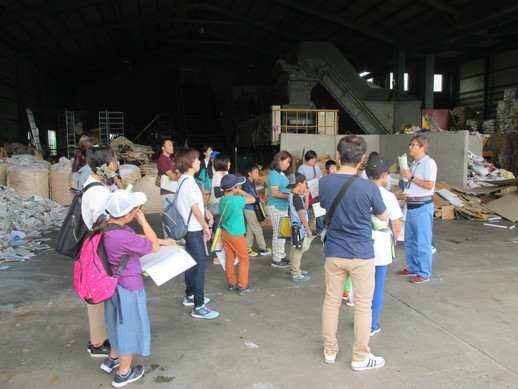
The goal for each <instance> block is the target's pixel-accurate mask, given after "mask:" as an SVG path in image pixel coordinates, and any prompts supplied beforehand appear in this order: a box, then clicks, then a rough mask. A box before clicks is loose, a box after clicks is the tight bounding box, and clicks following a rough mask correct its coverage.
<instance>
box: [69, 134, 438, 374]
mask: <svg viewBox="0 0 518 389" xmlns="http://www.w3.org/2000/svg"><path fill="white" fill-rule="evenodd" d="M96 143H97V142H96V141H95V140H93V139H89V140H87V141H85V142H83V144H82V146H81V150H80V153H78V157H77V158H76V160H75V161H74V166H73V174H72V177H71V181H72V183H71V185H72V186H73V187H75V188H78V189H80V188H84V187H86V186H87V185H88V184H89V183H92V182H101V183H102V184H103V185H100V186H95V187H92V188H91V189H90V190H88V191H86V192H85V193H84V195H83V203H82V214H83V220H84V222H85V224H86V225H87V226H88V227H89V228H91V227H92V225H93V224H94V222H95V220H96V219H97V217H98V216H99V215H100V214H102V213H103V212H104V206H105V203H106V199H107V197H108V195H109V193H110V186H111V185H116V186H117V187H120V185H121V183H120V180H119V179H118V177H117V175H116V173H115V172H116V171H117V169H118V162H117V158H116V155H115V153H114V152H113V150H112V149H111V148H110V147H108V146H99V145H97V144H96ZM429 146H430V143H429V140H428V139H427V138H426V137H425V136H423V135H417V136H414V137H413V138H412V140H411V142H410V144H409V151H410V155H411V156H412V157H413V158H414V159H415V160H414V162H413V163H412V165H411V166H410V167H409V169H401V177H402V178H403V182H404V183H403V185H404V198H405V200H406V201H407V207H408V210H407V214H406V223H405V252H406V261H407V265H408V267H407V269H405V270H402V271H400V272H398V275H400V276H412V278H411V281H412V282H414V283H422V282H426V281H428V280H429V279H430V277H431V274H432V271H431V267H432V252H431V245H432V222H433V202H432V196H433V190H434V185H435V180H436V175H437V166H436V164H435V162H434V161H433V159H431V158H430V157H429V156H428V149H429ZM161 151H162V153H161V155H160V156H159V158H158V161H157V167H158V175H159V176H162V175H166V176H167V177H168V178H169V179H170V180H172V181H176V182H177V190H176V193H175V192H171V191H168V190H166V189H161V191H160V193H161V196H162V199H163V204H164V207H166V206H167V205H168V203H169V201H173V200H174V201H176V204H177V208H178V210H179V211H180V213H181V215H182V217H183V218H184V220H185V221H186V222H188V233H187V235H186V237H185V249H186V250H187V252H189V254H190V255H191V256H192V257H193V259H194V260H195V262H196V265H195V266H193V267H192V268H190V269H189V270H187V271H186V272H185V298H184V300H183V304H184V305H185V306H192V312H191V316H192V317H194V318H205V319H213V318H215V317H218V316H219V312H217V311H214V310H213V309H212V308H210V306H209V305H208V302H209V301H210V299H209V298H208V297H205V295H204V283H205V273H206V271H207V246H206V242H207V241H208V240H209V239H210V238H211V230H210V227H211V226H212V225H213V224H214V215H213V214H212V213H211V212H210V211H209V208H210V204H211V202H217V200H216V199H217V198H218V196H217V193H216V189H215V188H217V185H213V184H214V181H215V180H216V181H217V180H218V179H219V180H221V177H223V175H225V174H226V173H227V172H228V170H229V168H230V158H228V156H225V155H222V154H220V153H218V152H215V151H214V150H213V149H212V147H210V146H205V147H204V149H203V150H202V158H200V152H199V151H197V150H195V149H192V148H188V149H183V150H180V151H178V152H176V153H175V154H174V159H173V158H171V157H172V155H173V153H174V145H173V142H172V141H171V140H169V139H167V140H164V141H163V142H162V144H161ZM365 154H366V142H365V140H364V139H363V138H362V137H359V136H354V135H351V136H345V137H343V138H342V139H341V140H340V142H339V143H338V145H337V161H338V164H339V166H340V168H339V169H338V171H337V172H336V173H334V174H329V175H327V176H325V177H323V178H320V177H321V176H322V172H321V171H320V169H317V167H315V162H316V154H315V155H313V154H311V153H310V154H307V153H306V156H305V157H306V158H305V164H304V165H302V166H303V167H302V170H304V173H306V174H307V176H309V177H308V178H310V179H311V178H320V183H319V195H320V204H321V206H322V207H323V208H325V209H326V210H329V209H330V208H331V206H332V204H333V202H334V201H335V198H336V197H337V196H338V193H339V191H340V189H341V188H342V187H343V185H344V184H345V182H346V181H347V180H348V178H350V177H351V176H352V175H356V174H357V172H358V168H359V167H360V166H361V165H362V164H363V162H364V159H365ZM291 164H292V157H291V155H290V154H289V152H287V151H285V150H282V151H280V152H278V153H277V154H276V155H275V156H274V158H273V161H272V163H271V166H270V168H271V169H270V173H269V176H268V183H269V185H268V195H269V201H268V204H267V211H268V215H269V217H270V219H271V223H272V229H273V236H272V249H273V258H272V262H271V265H272V266H273V267H279V268H285V267H287V266H288V265H289V259H288V258H287V257H286V253H285V240H283V239H278V238H277V237H278V234H279V221H280V219H281V218H282V217H284V216H287V209H288V195H289V189H287V186H288V177H287V176H288V172H289V169H290V166H291ZM200 170H201V172H200ZM311 173H313V175H312V174H311ZM195 176H196V178H195ZM210 181H212V182H211V183H210V184H209V185H207V184H208V183H209V182H210ZM209 188H210V189H209ZM371 212H372V213H373V214H375V215H376V216H377V217H378V218H379V219H380V220H386V219H387V215H386V209H385V206H384V204H383V201H382V199H381V197H380V194H379V190H377V187H376V186H375V184H373V183H372V182H370V181H368V180H363V179H359V180H355V181H354V182H353V183H352V184H351V186H350V188H349V189H348V190H347V192H346V193H345V195H343V197H342V198H341V199H340V200H339V201H338V203H337V207H336V211H335V213H334V217H333V219H332V221H331V222H330V224H329V226H328V232H327V235H326V244H325V247H324V254H325V257H326V262H325V282H326V294H325V299H324V304H323V312H322V335H323V339H324V351H325V358H326V361H332V362H334V358H336V354H337V352H338V342H337V339H336V331H337V328H338V317H339V310H340V306H341V297H342V292H343V289H344V285H345V282H346V280H347V278H348V277H351V279H352V283H353V288H354V291H355V311H354V327H355V329H354V345H353V357H352V362H351V366H352V367H353V369H355V370H366V369H371V368H376V367H381V366H383V365H384V360H383V358H382V357H376V356H374V355H372V354H371V353H370V348H369V338H370V329H371V327H370V326H371V302H372V296H373V291H374V260H373V258H374V252H373V247H372V238H371V232H372V229H371ZM322 227H323V226H322V225H321V222H320V221H319V220H318V219H317V228H318V229H319V231H318V232H320V229H321V228H322ZM88 318H89V324H90V341H89V343H88V347H87V349H88V352H89V353H90V354H91V355H92V356H105V355H106V351H107V350H108V352H109V342H108V341H107V334H106V328H105V324H104V306H103V304H98V305H88Z"/></svg>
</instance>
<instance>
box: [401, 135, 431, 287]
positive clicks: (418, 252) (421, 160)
mask: <svg viewBox="0 0 518 389" xmlns="http://www.w3.org/2000/svg"><path fill="white" fill-rule="evenodd" d="M408 147H409V150H410V155H411V156H412V157H413V158H414V159H415V160H414V162H412V165H411V166H410V169H401V176H402V177H403V178H405V179H406V182H405V183H404V184H405V189H404V192H403V193H404V197H405V200H406V204H407V215H406V221H405V255H406V263H407V268H406V269H404V270H401V271H400V272H398V275H399V276H401V277H412V278H411V279H410V281H411V282H413V283H415V284H421V283H423V282H426V281H429V280H430V277H431V276H432V227H433V211H434V206H433V193H434V188H435V181H436V180H437V164H436V163H435V161H434V160H433V159H432V158H430V157H429V156H428V150H429V148H430V141H429V140H428V138H427V137H426V136H424V135H416V136H414V137H413V138H412V140H411V141H410V144H409V145H408Z"/></svg>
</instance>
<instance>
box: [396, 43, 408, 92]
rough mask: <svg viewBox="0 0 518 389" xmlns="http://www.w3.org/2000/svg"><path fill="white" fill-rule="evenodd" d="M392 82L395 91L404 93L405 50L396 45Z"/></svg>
mask: <svg viewBox="0 0 518 389" xmlns="http://www.w3.org/2000/svg"><path fill="white" fill-rule="evenodd" d="M394 81H395V83H396V85H395V86H394V89H395V90H398V91H400V92H404V91H405V49H403V47H402V46H401V45H399V44H398V45H396V47H395V52H394Z"/></svg>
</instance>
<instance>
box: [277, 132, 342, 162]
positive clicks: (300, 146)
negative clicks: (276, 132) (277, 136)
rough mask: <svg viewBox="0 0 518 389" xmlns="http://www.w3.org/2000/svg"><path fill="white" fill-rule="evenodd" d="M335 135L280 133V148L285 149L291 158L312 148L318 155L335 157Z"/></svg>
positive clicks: (300, 156) (301, 154)
mask: <svg viewBox="0 0 518 389" xmlns="http://www.w3.org/2000/svg"><path fill="white" fill-rule="evenodd" d="M336 143H337V141H336V135H320V134H281V141H280V148H281V150H287V151H289V153H290V154H291V155H292V156H293V158H296V159H300V158H302V157H304V155H303V153H302V152H303V151H304V153H305V152H306V151H308V150H313V151H315V152H316V153H317V155H318V156H321V155H325V154H329V156H330V157H331V158H333V159H334V158H335V157H336Z"/></svg>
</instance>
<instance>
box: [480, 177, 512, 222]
mask: <svg viewBox="0 0 518 389" xmlns="http://www.w3.org/2000/svg"><path fill="white" fill-rule="evenodd" d="M507 181H510V180H507ZM486 208H489V209H490V210H491V211H493V212H495V213H496V214H498V215H500V216H502V217H504V218H506V219H507V220H510V221H512V222H516V221H518V192H511V193H509V194H506V195H505V196H503V197H501V198H499V199H498V200H495V201H492V202H490V203H489V204H487V205H486Z"/></svg>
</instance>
